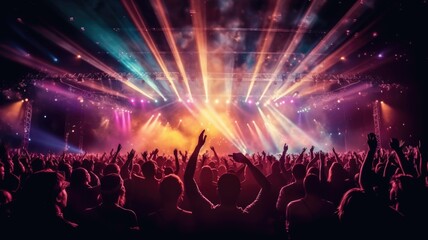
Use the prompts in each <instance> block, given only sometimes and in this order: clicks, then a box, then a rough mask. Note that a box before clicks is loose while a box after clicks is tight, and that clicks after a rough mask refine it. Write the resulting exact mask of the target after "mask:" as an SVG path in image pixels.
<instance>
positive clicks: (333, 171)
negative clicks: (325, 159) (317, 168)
mask: <svg viewBox="0 0 428 240" xmlns="http://www.w3.org/2000/svg"><path fill="white" fill-rule="evenodd" d="M345 179H346V172H345V169H343V166H342V165H341V164H340V163H337V162H334V163H333V164H332V165H331V166H330V169H329V170H328V178H327V181H328V182H337V181H339V182H340V181H344V180H345Z"/></svg>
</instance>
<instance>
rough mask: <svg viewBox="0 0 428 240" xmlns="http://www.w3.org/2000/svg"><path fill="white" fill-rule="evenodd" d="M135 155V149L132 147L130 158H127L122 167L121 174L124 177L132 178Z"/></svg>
mask: <svg viewBox="0 0 428 240" xmlns="http://www.w3.org/2000/svg"><path fill="white" fill-rule="evenodd" d="M134 156H135V150H134V149H131V152H129V153H128V158H127V159H126V162H125V164H123V165H122V167H121V168H120V176H121V177H122V178H123V179H130V178H131V177H132V164H133V159H134Z"/></svg>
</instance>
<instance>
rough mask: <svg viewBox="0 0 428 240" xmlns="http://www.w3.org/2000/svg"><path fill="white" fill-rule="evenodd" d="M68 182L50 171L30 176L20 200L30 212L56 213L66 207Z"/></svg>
mask: <svg viewBox="0 0 428 240" xmlns="http://www.w3.org/2000/svg"><path fill="white" fill-rule="evenodd" d="M67 186H68V182H66V181H65V179H64V176H62V175H61V174H59V173H57V172H53V171H51V170H44V171H38V172H36V173H34V174H33V175H31V176H30V177H29V178H28V180H27V181H26V182H25V184H24V186H23V189H22V195H20V196H21V197H22V200H24V201H25V206H26V207H28V208H29V209H30V210H32V211H48V212H49V211H56V209H57V208H60V209H62V208H64V207H66V206H67V192H66V191H65V189H66V187H67Z"/></svg>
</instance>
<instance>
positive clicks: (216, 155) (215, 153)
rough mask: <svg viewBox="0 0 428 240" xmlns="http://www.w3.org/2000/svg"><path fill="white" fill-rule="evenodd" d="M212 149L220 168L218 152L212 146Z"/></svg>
mask: <svg viewBox="0 0 428 240" xmlns="http://www.w3.org/2000/svg"><path fill="white" fill-rule="evenodd" d="M210 148H211V150H212V151H213V153H214V158H215V160H216V161H217V166H220V158H219V157H218V154H217V152H216V151H215V148H214V147H213V146H211V147H210Z"/></svg>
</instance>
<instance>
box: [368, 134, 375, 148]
mask: <svg viewBox="0 0 428 240" xmlns="http://www.w3.org/2000/svg"><path fill="white" fill-rule="evenodd" d="M367 145H369V148H370V150H371V151H376V148H377V139H376V135H375V134H374V133H369V134H367Z"/></svg>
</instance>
